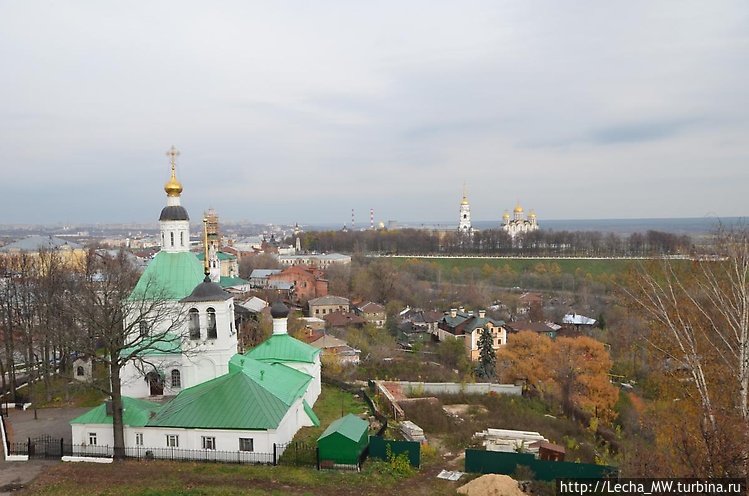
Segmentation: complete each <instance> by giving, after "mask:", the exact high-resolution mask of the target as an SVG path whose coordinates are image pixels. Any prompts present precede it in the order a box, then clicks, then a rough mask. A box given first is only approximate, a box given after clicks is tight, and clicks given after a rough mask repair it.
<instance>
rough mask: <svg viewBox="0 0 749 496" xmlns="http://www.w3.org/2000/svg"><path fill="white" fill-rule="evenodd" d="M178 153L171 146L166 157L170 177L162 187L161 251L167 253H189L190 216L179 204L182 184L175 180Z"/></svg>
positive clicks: (160, 217)
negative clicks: (169, 166)
mask: <svg viewBox="0 0 749 496" xmlns="http://www.w3.org/2000/svg"><path fill="white" fill-rule="evenodd" d="M179 155H180V153H179V152H178V151H177V149H176V148H175V147H174V145H172V147H171V148H170V149H169V151H168V152H166V156H167V157H169V162H170V164H171V166H172V177H171V179H169V182H167V183H166V184H165V185H164V191H166V206H165V207H164V208H163V209H161V215H160V216H159V224H160V228H161V249H162V251H165V252H168V253H179V252H187V251H190V216H189V215H187V210H186V209H185V207H183V206H182V204H181V202H180V195H181V194H182V184H181V183H180V182H179V181H178V180H177V172H176V171H177V157H179Z"/></svg>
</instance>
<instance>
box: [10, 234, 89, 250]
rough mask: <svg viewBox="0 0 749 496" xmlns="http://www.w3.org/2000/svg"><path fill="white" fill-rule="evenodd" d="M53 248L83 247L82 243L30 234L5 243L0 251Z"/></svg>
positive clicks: (73, 248)
mask: <svg viewBox="0 0 749 496" xmlns="http://www.w3.org/2000/svg"><path fill="white" fill-rule="evenodd" d="M55 248H67V249H71V250H80V249H82V248H83V245H79V244H78V243H73V242H72V241H68V240H67V239H62V238H57V237H54V236H30V237H28V238H24V239H19V240H18V241H16V242H14V243H10V244H7V245H5V246H3V247H2V248H0V251H8V252H10V251H39V250H42V249H45V250H54V249H55Z"/></svg>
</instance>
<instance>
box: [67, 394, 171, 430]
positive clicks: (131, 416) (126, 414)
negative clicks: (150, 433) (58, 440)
mask: <svg viewBox="0 0 749 496" xmlns="http://www.w3.org/2000/svg"><path fill="white" fill-rule="evenodd" d="M160 408H161V405H160V404H158V403H153V402H151V401H146V400H139V399H136V398H129V397H127V396H123V397H122V421H123V422H124V424H125V425H129V426H131V427H143V426H144V425H146V424H147V423H148V419H150V418H151V414H154V413H156V412H158V411H159V409H160ZM70 423H71V424H111V423H112V416H111V415H107V405H106V403H103V404H101V405H99V406H97V407H96V408H94V409H92V410H89V411H88V412H86V413H84V414H83V415H81V416H80V417H76V418H74V419H73V420H71V421H70Z"/></svg>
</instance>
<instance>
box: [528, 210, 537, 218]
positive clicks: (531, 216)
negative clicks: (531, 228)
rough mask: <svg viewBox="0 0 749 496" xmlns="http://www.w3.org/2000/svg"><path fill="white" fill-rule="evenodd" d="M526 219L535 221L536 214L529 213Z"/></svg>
mask: <svg viewBox="0 0 749 496" xmlns="http://www.w3.org/2000/svg"><path fill="white" fill-rule="evenodd" d="M528 217H530V218H531V219H535V218H536V214H534V213H533V212H531V213H529V214H528Z"/></svg>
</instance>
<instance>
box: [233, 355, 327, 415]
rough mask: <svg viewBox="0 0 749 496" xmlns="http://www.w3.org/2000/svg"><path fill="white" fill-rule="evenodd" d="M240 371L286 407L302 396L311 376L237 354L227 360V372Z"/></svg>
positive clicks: (279, 364)
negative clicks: (260, 384)
mask: <svg viewBox="0 0 749 496" xmlns="http://www.w3.org/2000/svg"><path fill="white" fill-rule="evenodd" d="M240 369H243V370H244V372H245V374H247V375H248V376H250V377H251V378H253V379H254V380H255V381H259V382H261V383H262V385H263V387H265V389H267V390H268V391H270V392H271V393H273V394H274V395H275V396H277V397H278V398H280V399H281V401H283V402H284V403H286V404H287V405H291V404H292V403H293V402H294V401H295V400H296V399H297V398H299V397H300V396H303V395H304V392H305V391H306V390H307V385H308V384H309V383H310V382H311V381H312V376H310V375H308V374H305V373H304V372H300V371H299V370H296V369H294V368H291V367H288V366H286V365H284V364H282V363H265V362H261V361H259V360H254V359H252V358H248V357H246V356H244V355H240V354H239V353H237V354H236V355H234V356H233V357H232V358H231V360H229V372H233V371H235V370H240Z"/></svg>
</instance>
